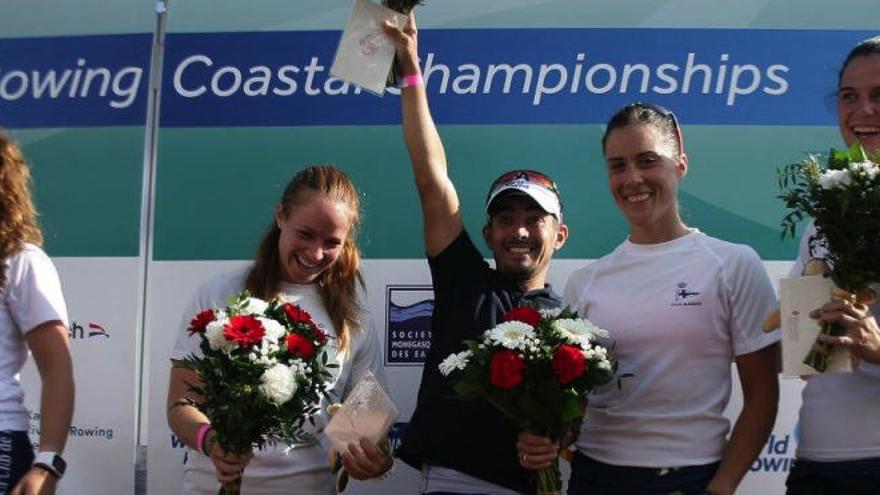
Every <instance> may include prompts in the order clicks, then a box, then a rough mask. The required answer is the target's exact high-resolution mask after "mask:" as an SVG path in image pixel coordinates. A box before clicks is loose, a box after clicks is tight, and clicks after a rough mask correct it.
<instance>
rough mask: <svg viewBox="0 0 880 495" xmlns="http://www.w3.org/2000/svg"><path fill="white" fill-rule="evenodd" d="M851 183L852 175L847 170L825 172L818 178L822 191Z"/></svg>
mask: <svg viewBox="0 0 880 495" xmlns="http://www.w3.org/2000/svg"><path fill="white" fill-rule="evenodd" d="M851 183H852V174H851V173H850V171H849V170H826V171H825V172H824V173H823V174H822V176H821V177H819V186H821V187H822V189H826V190H827V189H837V188H840V187H845V186H848V185H850V184H851Z"/></svg>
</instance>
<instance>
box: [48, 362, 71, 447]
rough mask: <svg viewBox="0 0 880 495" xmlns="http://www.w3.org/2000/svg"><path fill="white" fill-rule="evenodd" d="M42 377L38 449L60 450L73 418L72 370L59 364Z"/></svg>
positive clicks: (65, 440) (64, 442) (65, 441)
mask: <svg viewBox="0 0 880 495" xmlns="http://www.w3.org/2000/svg"><path fill="white" fill-rule="evenodd" d="M58 368H59V369H53V370H52V371H51V372H49V373H47V374H46V376H44V377H43V385H42V391H41V393H40V450H45V451H50V452H62V451H63V450H64V446H65V444H66V443H67V434H68V432H69V431H70V422H71V419H72V418H73V401H74V383H73V372H72V370H71V369H70V368H69V367H67V369H66V370H65V369H63V368H64V367H63V366H59V367H58Z"/></svg>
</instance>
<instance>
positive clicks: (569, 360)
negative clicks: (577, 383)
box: [550, 344, 587, 383]
mask: <svg viewBox="0 0 880 495" xmlns="http://www.w3.org/2000/svg"><path fill="white" fill-rule="evenodd" d="M550 367H551V368H553V373H556V376H557V377H558V378H559V383H568V382H570V381H572V380H574V379H575V378H577V377H579V376H581V375H583V374H584V371H586V369H587V358H585V357H584V353H583V352H581V350H580V349H578V348H577V347H575V346H573V345H565V344H563V345H561V346H559V348H557V349H556V352H554V353H553V361H552V362H551V363H550Z"/></svg>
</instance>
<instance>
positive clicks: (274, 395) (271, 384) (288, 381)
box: [260, 363, 296, 406]
mask: <svg viewBox="0 0 880 495" xmlns="http://www.w3.org/2000/svg"><path fill="white" fill-rule="evenodd" d="M260 382H261V383H262V385H260V392H262V393H263V395H265V396H266V398H268V399H269V400H271V401H272V402H274V403H276V404H278V405H279V406H280V405H282V404H284V403H285V402H287V401H289V400H290V398H291V397H293V394H294V393H296V380H294V377H293V373H292V372H291V369H290V368H288V367H287V366H285V365H283V364H280V363H279V364H276V365H274V366H272V367H271V368H269V369H267V370H266V371H264V372H263V376H261V377H260Z"/></svg>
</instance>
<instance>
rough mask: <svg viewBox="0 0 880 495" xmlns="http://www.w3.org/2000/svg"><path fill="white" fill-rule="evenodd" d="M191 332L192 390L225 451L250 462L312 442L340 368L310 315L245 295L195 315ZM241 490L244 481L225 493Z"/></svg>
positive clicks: (187, 364) (185, 365)
mask: <svg viewBox="0 0 880 495" xmlns="http://www.w3.org/2000/svg"><path fill="white" fill-rule="evenodd" d="M187 331H188V332H189V333H190V335H191V337H196V336H198V337H199V338H200V339H201V343H200V344H199V346H200V349H201V351H202V356H196V355H194V354H193V355H190V356H187V357H186V358H185V359H184V360H183V361H182V362H181V366H182V367H183V368H186V369H190V370H192V371H194V372H195V373H196V374H197V375H198V376H199V379H200V380H201V384H200V385H193V384H190V390H191V391H192V392H194V393H195V394H198V396H199V397H200V399H199V402H198V407H199V409H200V410H201V411H202V412H203V413H205V415H206V416H208V419H210V420H211V428H212V429H213V431H214V433H215V435H216V438H217V441H218V443H219V444H220V446H221V447H222V448H223V450H224V451H225V452H227V453H230V454H236V455H240V456H245V455H248V454H250V453H251V452H252V451H253V449H254V448H255V447H256V448H262V447H263V446H264V445H266V443H274V442H277V441H283V442H288V443H295V442H305V441H310V440H312V439H311V437H310V436H309V435H308V434H306V433H305V432H303V429H302V427H303V425H304V423H305V421H306V420H309V421H313V420H312V416H313V415H314V414H315V413H316V412H318V410H319V403H320V400H321V397H322V395H323V394H324V393H325V392H326V387H327V384H328V382H329V380H330V378H331V374H330V371H329V369H330V368H335V367H336V366H337V365H336V364H333V363H328V358H327V354H326V353H325V352H324V347H325V345H326V344H327V335H326V334H325V333H324V331H323V330H321V329H320V328H318V325H316V324H315V322H314V321H313V320H312V317H311V315H309V313H307V312H306V311H304V310H303V309H302V308H300V307H298V306H296V305H293V304H290V303H287V302H283V301H281V300H279V299H275V300H272V301H269V302H266V301H263V300H261V299H257V298H253V297H250V295H249V294H248V293H247V292H246V291H245V292H243V293H242V294H240V295H238V296H236V297H234V298H232V299H231V300H230V302H229V305H228V306H227V307H225V308H222V309H207V310H205V311H202V312H200V313H198V314H197V315H195V317H194V318H193V319H192V321H191V322H190V325H189V328H188V329H187ZM240 488H241V478H239V480H238V481H237V482H235V483H232V484H229V485H224V486H223V487H221V489H220V493H221V494H235V493H239V492H240Z"/></svg>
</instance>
